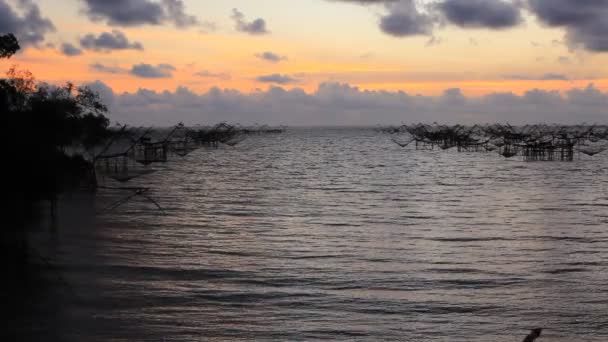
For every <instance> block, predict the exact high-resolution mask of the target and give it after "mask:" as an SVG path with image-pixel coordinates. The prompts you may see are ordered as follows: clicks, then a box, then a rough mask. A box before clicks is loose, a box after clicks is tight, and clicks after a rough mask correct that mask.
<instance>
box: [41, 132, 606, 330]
mask: <svg viewBox="0 0 608 342" xmlns="http://www.w3.org/2000/svg"><path fill="white" fill-rule="evenodd" d="M607 168H608V159H606V157H605V156H603V155H601V154H600V155H597V156H594V157H586V156H583V157H582V158H580V159H577V160H574V161H573V162H569V163H568V162H552V163H526V162H523V161H521V160H517V159H508V160H507V159H503V158H500V157H498V156H497V155H496V153H491V152H489V153H453V152H450V151H443V150H434V151H416V150H415V149H414V148H413V147H412V146H409V147H407V148H405V149H403V148H401V147H400V146H398V145H397V144H395V143H393V142H392V141H391V138H390V137H387V136H386V135H383V134H382V133H379V132H376V131H374V130H371V129H292V130H290V131H288V132H287V133H285V134H282V135H261V136H253V137H250V138H248V140H247V143H244V144H239V145H236V146H235V147H228V146H223V147H221V148H220V149H199V150H197V151H195V152H193V153H191V154H189V155H187V156H186V157H185V159H184V160H183V161H176V162H173V163H169V164H167V165H166V168H165V169H163V170H161V171H159V172H156V173H151V174H148V175H145V176H143V177H140V178H138V179H136V180H134V182H136V183H137V182H139V183H141V184H145V185H146V186H148V187H150V188H151V189H153V191H152V194H153V197H154V199H155V200H156V201H158V203H160V204H161V205H162V206H163V208H164V211H165V212H166V215H161V214H160V213H159V212H158V211H157V210H156V209H155V208H154V206H153V205H152V204H150V202H149V201H145V200H144V199H135V200H134V201H131V202H129V203H127V204H126V205H124V206H122V207H120V208H119V209H118V210H114V211H111V212H109V213H107V214H105V215H103V216H101V217H98V218H97V219H96V222H88V221H83V220H76V219H70V220H64V221H65V222H62V227H61V228H60V229H62V232H61V234H59V235H58V236H56V237H55V239H54V240H49V238H48V235H47V233H37V234H36V239H37V241H38V244H40V245H41V246H45V248H47V250H46V251H45V252H46V253H47V254H48V255H50V256H51V258H52V261H53V263H54V264H56V265H57V268H58V269H59V270H60V273H61V275H62V276H63V277H64V278H65V280H66V281H67V282H68V283H69V284H70V288H69V289H62V290H59V291H58V293H57V294H56V297H55V299H56V303H54V304H53V305H57V306H58V309H59V310H58V313H57V315H56V317H55V319H54V321H52V322H49V325H56V326H57V327H60V328H58V329H57V330H58V334H61V338H62V339H64V340H73V341H106V340H115V341H203V340H204V341H225V340H230V341H269V340H284V341H294V340H329V341H338V340H358V341H382V340H400V341H417V340H424V341H518V340H521V339H522V338H523V337H524V336H525V335H526V334H528V333H529V330H530V329H532V328H536V327H543V328H544V330H543V340H544V339H546V340H548V341H573V340H580V339H582V340H585V341H606V340H607V339H608V323H607V321H606V312H608V286H606V284H607V283H608V272H607V271H608V231H607V229H606V227H608V212H607V210H606V209H607V208H608V195H607V190H608V177H607V174H606V170H608V169H607ZM118 196H120V195H119V194H115V193H111V192H105V193H103V192H102V193H101V194H100V196H99V198H98V199H96V201H98V202H100V203H97V204H96V205H97V206H101V205H103V203H106V202H108V201H111V200H115V199H116V198H117V197H118ZM102 202H103V203H102ZM62 210H64V211H65V212H68V211H70V210H74V209H73V208H71V207H70V205H69V203H66V204H65V206H64V207H63V208H62ZM68 221H69V222H68ZM68 322H69V323H68ZM75 322H77V323H75ZM581 336H583V337H582V338H581Z"/></svg>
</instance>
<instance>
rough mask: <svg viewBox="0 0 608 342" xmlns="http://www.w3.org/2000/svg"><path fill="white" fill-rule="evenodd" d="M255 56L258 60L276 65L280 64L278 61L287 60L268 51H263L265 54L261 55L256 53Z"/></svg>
mask: <svg viewBox="0 0 608 342" xmlns="http://www.w3.org/2000/svg"><path fill="white" fill-rule="evenodd" d="M255 56H256V57H257V58H259V59H263V60H265V61H268V62H272V63H277V62H280V61H284V60H287V57H285V56H281V55H279V54H276V53H274V52H270V51H265V52H262V53H258V54H256V55H255Z"/></svg>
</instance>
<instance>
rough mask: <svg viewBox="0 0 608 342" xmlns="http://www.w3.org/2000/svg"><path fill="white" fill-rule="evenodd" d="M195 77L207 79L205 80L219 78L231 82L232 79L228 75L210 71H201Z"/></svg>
mask: <svg viewBox="0 0 608 342" xmlns="http://www.w3.org/2000/svg"><path fill="white" fill-rule="evenodd" d="M194 76H198V77H205V78H217V79H220V80H229V79H230V78H231V77H230V75H229V74H227V73H223V72H211V71H208V70H203V71H199V72H197V73H195V74H194Z"/></svg>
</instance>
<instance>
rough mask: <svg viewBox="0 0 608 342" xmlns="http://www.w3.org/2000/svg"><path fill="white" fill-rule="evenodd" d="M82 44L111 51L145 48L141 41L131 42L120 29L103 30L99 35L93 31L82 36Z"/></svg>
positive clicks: (90, 47) (91, 48) (96, 49)
mask: <svg viewBox="0 0 608 342" xmlns="http://www.w3.org/2000/svg"><path fill="white" fill-rule="evenodd" d="M80 45H81V46H82V47H83V48H85V49H87V50H94V51H103V52H109V51H112V50H143V49H144V47H143V45H142V44H141V43H139V42H130V41H129V39H128V38H127V36H126V35H125V34H124V33H122V32H120V31H118V30H113V31H112V32H103V33H101V34H100V35H99V36H95V35H94V34H92V33H89V34H87V35H86V36H84V37H82V38H80Z"/></svg>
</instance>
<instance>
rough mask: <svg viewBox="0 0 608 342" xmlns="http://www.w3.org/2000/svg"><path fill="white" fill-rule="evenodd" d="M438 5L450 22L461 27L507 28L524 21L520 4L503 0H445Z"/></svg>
mask: <svg viewBox="0 0 608 342" xmlns="http://www.w3.org/2000/svg"><path fill="white" fill-rule="evenodd" d="M436 6H437V9H438V10H439V12H441V14H442V15H443V16H444V18H445V19H446V20H447V21H448V22H449V23H451V24H454V25H456V26H460V27H467V28H489V29H505V28H511V27H514V26H517V25H519V23H520V22H521V21H522V16H521V11H520V8H519V6H517V4H515V3H513V2H507V1H503V0H445V1H443V2H441V3H438V4H437V5H436Z"/></svg>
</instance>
